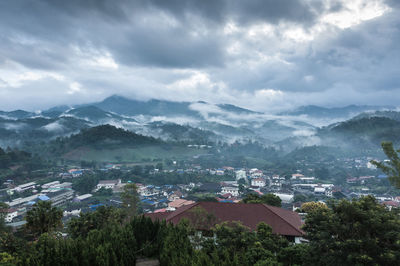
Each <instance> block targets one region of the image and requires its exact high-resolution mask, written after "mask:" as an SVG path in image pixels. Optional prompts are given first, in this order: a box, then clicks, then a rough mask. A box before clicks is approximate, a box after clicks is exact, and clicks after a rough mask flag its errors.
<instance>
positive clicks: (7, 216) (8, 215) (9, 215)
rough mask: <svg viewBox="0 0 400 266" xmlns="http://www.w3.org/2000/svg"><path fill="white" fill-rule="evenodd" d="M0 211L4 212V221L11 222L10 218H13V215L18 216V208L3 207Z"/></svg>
mask: <svg viewBox="0 0 400 266" xmlns="http://www.w3.org/2000/svg"><path fill="white" fill-rule="evenodd" d="M1 212H2V213H4V214H5V217H4V221H5V222H6V223H11V222H12V220H13V219H14V217H17V216H18V210H17V209H12V208H10V209H3V210H1Z"/></svg>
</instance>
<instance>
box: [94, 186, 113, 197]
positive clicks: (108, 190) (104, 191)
mask: <svg viewBox="0 0 400 266" xmlns="http://www.w3.org/2000/svg"><path fill="white" fill-rule="evenodd" d="M112 194H113V191H112V189H111V188H105V187H102V188H100V189H99V190H97V191H96V192H95V193H94V195H95V196H100V197H104V196H107V197H109V196H112Z"/></svg>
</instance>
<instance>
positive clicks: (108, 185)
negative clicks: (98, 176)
mask: <svg viewBox="0 0 400 266" xmlns="http://www.w3.org/2000/svg"><path fill="white" fill-rule="evenodd" d="M118 184H121V179H115V180H100V181H99V183H98V184H97V186H96V190H99V189H101V188H105V189H114V187H115V186H116V185H118Z"/></svg>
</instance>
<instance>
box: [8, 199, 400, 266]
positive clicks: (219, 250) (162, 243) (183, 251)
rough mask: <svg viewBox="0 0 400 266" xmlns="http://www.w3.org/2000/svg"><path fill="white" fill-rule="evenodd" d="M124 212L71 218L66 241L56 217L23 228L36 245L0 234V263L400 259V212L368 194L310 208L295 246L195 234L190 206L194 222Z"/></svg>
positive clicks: (234, 233) (235, 228)
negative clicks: (300, 241) (169, 221)
mask: <svg viewBox="0 0 400 266" xmlns="http://www.w3.org/2000/svg"><path fill="white" fill-rule="evenodd" d="M39 209H40V211H39ZM48 211H54V210H51V209H49V207H48V206H47V205H45V203H41V204H40V205H37V206H36V209H35V212H33V213H31V216H35V217H40V214H39V213H44V212H48ZM56 212H57V211H56ZM33 214H35V215H33ZM36 214H37V215H36ZM126 214H127V213H126V212H125V211H124V210H120V209H115V208H112V207H104V206H102V207H99V208H98V209H97V210H96V211H95V212H92V213H87V214H82V215H81V217H79V218H74V219H72V220H71V221H70V222H69V223H68V225H67V232H68V237H67V238H62V237H60V236H59V235H58V234H56V233H55V231H54V230H44V228H53V229H54V228H56V227H57V226H56V224H57V222H56V223H54V222H51V223H48V222H46V223H42V225H41V226H38V227H34V228H31V227H29V226H28V227H27V228H31V229H30V230H33V231H35V232H37V233H38V234H37V237H38V238H37V241H33V242H31V240H29V239H28V240H24V239H23V238H21V234H16V235H13V234H12V233H10V232H3V233H1V234H0V261H1V262H2V263H8V265H134V264H135V261H136V259H137V258H140V257H146V258H154V259H157V260H158V261H159V262H160V264H161V265H397V262H398V260H399V259H400V220H399V216H398V214H397V213H396V212H393V211H389V210H387V209H386V208H385V207H383V206H381V205H380V204H378V203H377V202H376V200H375V199H374V198H373V197H371V196H368V197H363V198H361V199H360V200H353V201H351V202H350V201H346V200H341V201H336V202H331V203H330V204H329V206H328V207H323V208H315V209H313V211H310V212H309V214H308V215H307V218H306V222H305V226H304V228H303V229H304V231H305V233H306V238H307V239H308V240H309V243H308V244H297V245H293V244H291V243H290V242H288V240H287V239H286V238H284V237H281V236H278V235H275V234H273V233H272V230H271V228H270V227H269V226H268V225H266V224H264V223H260V224H259V225H258V227H257V230H256V231H251V230H249V229H248V228H246V227H244V226H243V225H241V224H240V223H237V222H233V223H232V222H231V223H229V224H228V223H223V224H217V225H216V226H215V227H214V228H213V229H212V231H211V232H210V233H211V235H214V236H215V240H214V238H208V237H200V238H196V237H195V236H196V233H195V232H196V230H194V229H195V227H198V226H200V227H201V225H204V224H208V223H210V221H212V220H213V216H212V215H209V214H208V213H207V212H205V211H204V210H201V209H199V210H193V215H194V217H198V219H197V220H196V219H195V220H196V221H197V222H195V223H194V224H193V223H189V221H187V220H182V221H181V223H180V224H179V225H172V224H166V223H164V222H158V221H156V222H152V221H151V220H150V219H149V218H145V217H143V216H134V217H132V218H131V219H130V220H127V219H126V217H127V216H126ZM36 220H37V219H36ZM49 224H52V225H51V226H48V225H49ZM53 225H54V226H53ZM33 231H32V232H33ZM18 235H20V236H18ZM203 235H205V236H206V235H209V234H206V232H204V234H203ZM22 236H24V235H22ZM199 247H201V248H199Z"/></svg>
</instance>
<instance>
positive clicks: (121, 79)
mask: <svg viewBox="0 0 400 266" xmlns="http://www.w3.org/2000/svg"><path fill="white" fill-rule="evenodd" d="M115 94H117V95H122V96H125V97H129V98H132V99H138V100H148V99H162V100H172V101H207V102H210V103H230V104H235V105H238V106H241V107H245V108H250V109H252V110H257V111H265V112H274V111H278V110H285V109H291V108H295V107H297V106H301V105H309V104H314V105H320V106H329V107H333V106H345V105H349V104H360V105H361V104H363V105H395V106H398V105H399V104H398V103H399V102H400V1H398V0H280V1H276V0H247V1H239V0H237V1H229V0H201V1H199V0H196V1H195V0H186V1H181V0H69V1H65V0H12V1H0V110H13V109H25V110H32V111H34V110H43V109H46V108H49V107H52V106H56V105H62V104H67V105H73V104H81V103H88V102H94V101H101V100H102V99H104V98H106V97H108V96H110V95H115Z"/></svg>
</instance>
